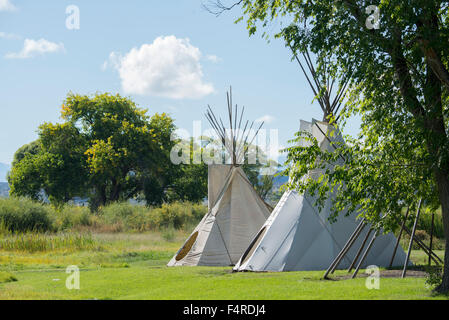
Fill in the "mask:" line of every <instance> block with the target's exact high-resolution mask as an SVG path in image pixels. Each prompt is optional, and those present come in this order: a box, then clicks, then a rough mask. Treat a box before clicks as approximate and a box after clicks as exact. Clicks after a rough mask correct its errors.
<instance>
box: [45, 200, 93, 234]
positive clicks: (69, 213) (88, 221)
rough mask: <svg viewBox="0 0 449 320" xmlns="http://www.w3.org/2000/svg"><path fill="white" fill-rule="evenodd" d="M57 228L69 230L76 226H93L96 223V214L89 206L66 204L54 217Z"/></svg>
mask: <svg viewBox="0 0 449 320" xmlns="http://www.w3.org/2000/svg"><path fill="white" fill-rule="evenodd" d="M54 221H55V228H56V229H57V230H67V229H73V228H76V227H80V226H81V227H87V226H92V225H93V224H94V223H95V219H94V216H93V215H92V213H91V212H90V210H89V208H88V207H79V206H73V205H66V206H64V207H63V208H62V210H60V212H57V213H56V216H55V218H54Z"/></svg>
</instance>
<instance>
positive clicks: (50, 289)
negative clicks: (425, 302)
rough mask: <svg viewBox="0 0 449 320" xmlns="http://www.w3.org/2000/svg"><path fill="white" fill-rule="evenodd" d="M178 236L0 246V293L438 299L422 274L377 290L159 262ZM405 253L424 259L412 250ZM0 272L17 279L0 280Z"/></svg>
mask: <svg viewBox="0 0 449 320" xmlns="http://www.w3.org/2000/svg"><path fill="white" fill-rule="evenodd" d="M186 236H187V233H186V232H182V231H179V230H178V231H172V230H170V237H169V238H170V239H168V240H167V239H166V238H167V235H166V234H164V231H163V232H152V233H145V234H124V233H120V234H93V235H92V238H93V241H95V243H97V244H99V245H100V247H101V250H90V249H89V250H87V249H82V248H81V249H77V250H71V249H70V248H67V249H66V250H64V249H62V248H61V249H59V250H52V251H37V252H26V251H25V252H24V251H16V250H0V299H182V300H191V299H193V300H206V299H243V300H246V299H332V300H334V299H444V298H445V297H441V296H437V297H434V296H432V294H431V290H430V289H429V288H427V287H426V285H425V279H424V278H406V279H398V278H381V280H380V290H368V289H367V288H366V287H365V281H366V279H365V278H357V279H354V280H323V279H322V276H323V272H322V271H313V272H283V273H232V272H231V268H214V267H176V268H168V267H166V266H165V265H166V263H167V262H168V260H169V259H170V258H171V257H172V255H173V254H174V253H175V252H176V250H177V249H178V248H179V246H180V245H181V244H182V242H183V240H184V239H185V237H186ZM438 254H440V255H441V254H442V252H438ZM412 259H413V260H416V261H421V260H422V261H423V262H425V256H424V255H423V254H422V253H420V252H419V251H414V252H413V255H412ZM68 265H77V266H78V267H79V268H80V283H81V289H80V290H68V289H66V287H65V282H66V279H67V276H68V274H66V272H65V268H66V267H67V266H68ZM362 272H363V271H361V273H362ZM3 273H5V274H6V273H8V274H9V275H11V276H13V277H15V278H17V280H18V281H15V282H5V281H1V279H2V274H3ZM345 274H347V273H346V271H337V272H336V275H345ZM2 282H3V283H2Z"/></svg>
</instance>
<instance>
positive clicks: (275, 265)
mask: <svg viewBox="0 0 449 320" xmlns="http://www.w3.org/2000/svg"><path fill="white" fill-rule="evenodd" d="M301 131H308V132H310V133H311V134H312V135H313V136H314V137H315V138H316V139H317V141H318V143H319V145H320V148H321V149H322V150H328V151H332V148H333V147H332V146H331V141H340V142H343V138H342V137H341V135H340V134H338V133H336V130H335V129H333V127H332V126H330V125H329V124H328V123H325V122H318V121H313V122H312V123H310V122H305V121H301ZM332 132H333V133H332ZM309 174H311V175H313V176H316V177H318V176H319V174H320V172H313V173H309ZM331 198H332V197H331V196H330V197H329V198H328V199H327V201H326V203H325V206H324V208H323V209H322V210H321V212H320V211H319V210H318V209H317V208H316V206H315V199H314V198H313V197H311V196H310V195H308V194H305V195H300V194H298V193H297V192H295V191H287V192H285V193H284V195H283V196H282V198H281V200H280V201H279V203H278V205H277V206H276V207H275V209H274V210H273V212H272V214H271V215H270V217H269V218H268V220H267V221H266V223H265V224H264V225H263V227H262V228H261V229H260V231H259V233H258V235H257V236H256V237H255V238H254V239H253V241H252V243H251V245H250V246H249V248H248V249H247V250H246V252H245V253H244V255H243V256H242V257H241V259H240V260H239V262H238V263H237V264H236V266H235V267H234V270H235V271H297V270H298V271H299V270H325V269H327V268H328V267H329V265H330V264H331V263H332V261H333V260H334V259H335V257H336V256H337V255H338V253H339V252H340V251H341V249H342V247H343V246H344V245H345V243H346V241H347V240H348V238H349V237H350V236H351V234H352V233H353V232H354V230H355V229H356V227H357V225H358V224H359V222H358V221H356V216H357V214H352V215H349V216H346V215H345V212H341V213H340V214H339V216H338V218H337V221H336V222H334V223H330V221H329V220H328V217H329V216H330V214H331V205H332V199H331ZM368 229H369V228H364V229H363V231H362V233H361V234H360V236H359V237H358V238H357V240H356V242H355V243H354V245H353V246H352V247H351V249H350V250H349V252H348V253H347V254H346V256H345V257H344V260H342V261H341V263H340V265H339V268H348V267H349V266H350V264H351V262H352V261H353V259H354V258H355V256H356V254H357V251H358V249H359V247H360V246H361V244H362V242H363V239H364V238H365V235H366V233H368V232H369V231H368ZM395 242H396V238H395V236H394V235H393V234H392V233H390V234H386V235H381V236H378V237H377V238H376V241H375V243H374V245H373V247H372V248H371V250H370V251H369V254H368V255H367V257H366V259H365V261H364V264H363V265H362V267H366V266H369V265H376V266H379V267H387V266H388V265H389V263H390V259H391V256H392V254H393V251H394V246H395ZM404 260H405V252H404V251H403V250H402V248H400V247H399V248H398V250H397V253H396V255H395V259H394V261H393V266H399V265H401V264H403V262H404Z"/></svg>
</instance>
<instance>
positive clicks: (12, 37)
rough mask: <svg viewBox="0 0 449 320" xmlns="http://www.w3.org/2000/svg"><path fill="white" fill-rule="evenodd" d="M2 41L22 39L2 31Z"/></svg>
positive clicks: (0, 35) (0, 34) (0, 37)
mask: <svg viewBox="0 0 449 320" xmlns="http://www.w3.org/2000/svg"><path fill="white" fill-rule="evenodd" d="M0 39H20V36H18V35H17V34H14V33H8V32H2V31H0Z"/></svg>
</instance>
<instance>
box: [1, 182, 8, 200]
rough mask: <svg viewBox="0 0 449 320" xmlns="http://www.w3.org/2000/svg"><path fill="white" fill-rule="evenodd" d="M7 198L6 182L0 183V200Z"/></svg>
mask: <svg viewBox="0 0 449 320" xmlns="http://www.w3.org/2000/svg"><path fill="white" fill-rule="evenodd" d="M8 197H9V186H8V183H7V182H0V198H8Z"/></svg>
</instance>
